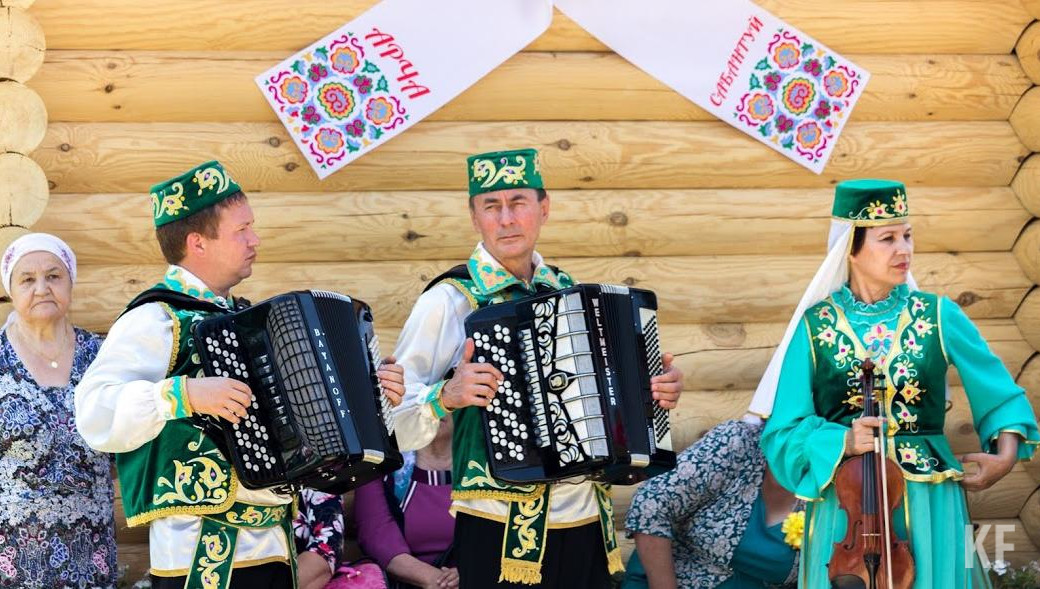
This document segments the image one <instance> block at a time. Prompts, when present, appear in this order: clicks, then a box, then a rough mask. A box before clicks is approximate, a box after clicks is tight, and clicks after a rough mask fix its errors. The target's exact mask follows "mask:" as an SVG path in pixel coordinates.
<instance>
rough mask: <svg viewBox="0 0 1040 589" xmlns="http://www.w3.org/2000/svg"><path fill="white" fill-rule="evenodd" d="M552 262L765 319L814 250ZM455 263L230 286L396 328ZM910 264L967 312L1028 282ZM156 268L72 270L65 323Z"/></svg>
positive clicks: (96, 317)
mask: <svg viewBox="0 0 1040 589" xmlns="http://www.w3.org/2000/svg"><path fill="white" fill-rule="evenodd" d="M553 262H554V263H557V264H559V265H560V266H561V267H563V268H565V269H567V270H568V271H570V272H571V273H572V274H573V275H574V276H576V277H577V278H578V279H579V280H582V281H585V282H606V283H612V284H628V285H631V286H637V287H641V288H649V289H651V290H654V291H656V292H657V295H658V301H659V305H660V314H661V322H662V323H743V322H751V323H768V322H785V321H787V320H788V319H789V317H790V313H791V310H792V309H793V308H794V306H795V304H796V303H797V301H798V298H799V297H800V296H801V294H802V291H803V290H804V286H805V284H806V283H807V282H808V281H809V279H810V278H811V276H812V274H813V272H815V270H816V268H817V267H818V265H819V262H820V260H819V257H818V256H718V257H715V256H709V257H656V258H560V259H556V260H553ZM456 263H457V261H455V260H441V261H435V260H426V261H414V262H413V261H404V262H367V263H361V262H346V263H270V264H267V263H259V264H256V265H254V267H253V276H252V277H251V278H249V279H248V280H247V281H246V282H244V283H243V284H242V286H241V287H240V288H238V289H236V292H237V293H238V294H240V295H242V296H245V297H247V298H249V299H250V300H253V301H259V300H262V299H264V298H266V297H269V296H272V295H274V294H277V293H281V292H286V291H289V290H294V289H306V288H322V289H328V290H334V291H339V292H344V293H347V294H350V295H353V296H356V297H358V298H360V299H362V300H364V301H366V302H368V303H369V304H371V305H372V306H373V310H374V312H375V316H376V320H377V321H378V323H379V324H380V325H383V326H399V325H402V324H403V323H404V320H405V318H406V317H407V316H408V314H409V313H410V312H411V308H412V305H413V303H414V302H415V299H416V298H417V297H418V295H419V293H420V291H421V290H422V287H423V286H424V285H425V284H426V282H427V281H429V280H432V279H433V278H434V277H435V276H437V275H438V274H440V273H441V272H443V271H444V270H445V269H447V268H450V267H451V266H453V265H455V264H456ZM914 268H915V274H916V277H917V279H918V281H919V282H920V284H921V288H923V289H925V290H928V291H931V292H938V293H940V294H944V295H948V296H950V297H952V298H954V299H956V300H958V301H960V302H961V304H962V306H963V307H964V308H965V311H966V312H967V313H968V315H969V316H971V317H973V318H975V319H1000V318H1008V317H1010V316H1011V314H1012V313H1013V312H1014V310H1015V309H1016V308H1018V306H1019V304H1020V303H1021V301H1022V297H1023V296H1024V295H1025V293H1026V291H1027V290H1028V288H1029V287H1030V286H1031V285H1030V283H1029V281H1028V280H1027V279H1026V278H1025V276H1024V275H1022V273H1021V270H1020V269H1019V268H1018V264H1017V263H1016V262H1015V259H1014V256H1012V255H1011V254H1010V253H1006V252H1005V253H986V252H980V253H965V254H960V255H951V254H921V255H919V256H917V257H916V258H915V260H914ZM163 269H164V267H163V266H136V265H135V266H125V265H117V266H83V267H81V268H80V276H79V279H78V282H77V284H76V288H75V291H74V295H73V298H74V301H73V305H72V310H71V312H72V316H73V318H74V320H75V321H76V322H77V324H78V325H82V326H84V327H87V328H88V329H93V330H97V331H107V329H108V326H109V325H110V324H111V322H112V321H113V320H114V319H115V317H116V316H117V315H118V314H119V312H120V311H121V310H122V308H123V305H125V304H126V303H127V302H128V301H129V300H130V299H131V298H132V297H133V296H134V295H136V294H138V293H139V292H140V291H142V290H144V289H145V288H147V287H149V286H151V285H152V284H154V283H155V282H156V281H157V280H158V279H159V278H160V277H161V276H162V272H163ZM676 277H697V278H696V279H690V278H680V279H677V278H676ZM705 277H711V278H710V280H709V279H707V278H705ZM1020 325H1021V323H1020Z"/></svg>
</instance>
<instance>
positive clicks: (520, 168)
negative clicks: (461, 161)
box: [473, 155, 538, 188]
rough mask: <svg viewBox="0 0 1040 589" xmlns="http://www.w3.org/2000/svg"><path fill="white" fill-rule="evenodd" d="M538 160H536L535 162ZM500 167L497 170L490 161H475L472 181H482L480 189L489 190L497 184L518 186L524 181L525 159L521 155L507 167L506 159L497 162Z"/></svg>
mask: <svg viewBox="0 0 1040 589" xmlns="http://www.w3.org/2000/svg"><path fill="white" fill-rule="evenodd" d="M537 161H538V160H537V159H536V160H535V162H537ZM499 163H500V164H502V167H501V168H499V167H498V166H497V165H496V164H495V162H494V161H492V160H490V159H477V160H474V161H473V179H474V180H478V181H480V180H482V182H481V183H480V187H481V188H490V187H491V186H494V185H495V184H497V183H498V182H504V183H506V184H513V185H515V184H519V183H520V182H523V181H524V175H525V174H526V166H527V158H525V157H524V156H522V155H518V156H516V163H515V164H514V165H509V162H508V160H507V159H506V158H502V159H501V160H499Z"/></svg>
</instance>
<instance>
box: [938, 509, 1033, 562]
mask: <svg viewBox="0 0 1040 589" xmlns="http://www.w3.org/2000/svg"><path fill="white" fill-rule="evenodd" d="M972 519H973V521H974V523H975V524H977V525H978V526H979V530H978V531H977V532H976V536H975V537H976V538H978V537H980V536H982V533H983V532H985V533H986V535H985V536H984V537H983V539H982V547H983V551H984V553H985V554H986V557H987V559H988V560H989V561H990V562H992V561H994V560H997V559H1001V560H1006V561H1008V562H1009V563H1010V564H1011V566H1013V567H1021V566H1026V565H1028V564H1029V563H1030V562H1032V561H1034V560H1037V558H1040V549H1038V548H1037V545H1035V544H1033V542H1032V540H1030V538H1029V535H1028V534H1027V533H1026V530H1025V526H1024V525H1023V524H1022V521H1021V520H1020V519H1018V518H1017V517H1016V518H1007V519H974V518H972ZM997 526H1002V528H998V527H997ZM998 540H1002V541H1003V543H1004V544H1005V545H1012V546H1014V548H1008V547H1007V546H1005V548H1007V550H1006V551H1003V550H1002V551H1001V552H997V542H998ZM958 548H959V547H958Z"/></svg>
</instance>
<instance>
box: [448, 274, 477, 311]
mask: <svg viewBox="0 0 1040 589" xmlns="http://www.w3.org/2000/svg"><path fill="white" fill-rule="evenodd" d="M441 282H443V283H445V284H450V285H452V286H454V287H455V289H456V290H458V291H459V292H461V293H462V295H463V296H464V297H466V300H468V301H469V306H470V307H473V310H474V311H476V310H477V309H479V308H480V303H478V302H477V297H475V296H473V293H471V292H470V291H469V289H468V288H466V287H465V285H463V284H462V283H461V282H459V281H458V280H457V279H455V278H445V279H444V280H442V281H441Z"/></svg>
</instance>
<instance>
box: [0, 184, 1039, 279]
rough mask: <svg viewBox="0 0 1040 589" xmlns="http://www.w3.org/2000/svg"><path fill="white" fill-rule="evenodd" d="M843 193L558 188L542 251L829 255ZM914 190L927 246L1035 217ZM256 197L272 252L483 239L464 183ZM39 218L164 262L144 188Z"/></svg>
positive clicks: (921, 241)
mask: <svg viewBox="0 0 1040 589" xmlns="http://www.w3.org/2000/svg"><path fill="white" fill-rule="evenodd" d="M41 177H42V173H41ZM43 187H44V188H46V184H45V183H44V185H43ZM832 195H833V190H831V189H829V188H819V189H801V190H799V189H760V190H712V189H705V190H574V191H570V190H561V191H553V192H552V193H551V199H552V200H551V203H552V204H551V213H550V221H549V222H548V223H547V224H546V225H545V226H544V227H543V228H542V232H541V236H540V237H539V241H538V249H539V251H540V252H541V253H542V254H543V255H546V256H549V257H550V258H555V257H559V256H567V257H602V256H650V255H653V256H705V255H733V254H737V255H768V254H774V253H785V254H788V253H790V254H818V255H820V256H822V255H823V254H824V253H825V245H826V235H827V231H828V227H829V224H830V208H831V201H832V199H833V196H832ZM910 200H911V210H912V211H913V223H914V241H915V248H916V250H915V251H917V252H950V251H962V252H963V251H1007V250H1010V249H1011V247H1012V246H1013V245H1014V243H1015V238H1016V236H1017V234H1018V233H1019V231H1020V230H1021V229H1022V228H1023V227H1024V226H1025V224H1026V223H1027V222H1028V221H1029V220H1030V219H1031V218H1032V216H1031V215H1030V214H1029V213H1028V212H1027V211H1026V210H1025V209H1023V208H1022V205H1021V204H1019V202H1018V199H1016V197H1015V194H1014V193H1013V192H1012V190H1011V189H1010V188H1008V187H1000V188H997V187H993V188H929V187H920V188H915V189H913V191H912V192H911V196H910ZM249 203H250V205H251V206H252V208H253V211H254V213H255V215H256V227H257V230H258V232H259V233H260V237H261V239H262V240H263V243H262V245H261V248H260V258H261V260H262V261H264V262H349V261H366V260H367V261H383V260H406V259H407V260H423V259H444V260H448V259H462V258H466V257H468V256H469V254H470V252H471V251H472V250H473V246H474V244H475V243H476V240H477V239H478V237H477V234H476V233H475V232H474V230H473V227H472V223H471V222H470V218H469V210H468V207H467V206H466V197H465V195H464V194H461V193H459V192H451V191H447V192H318V193H292V192H289V193H285V192H278V193H275V192H262V193H254V194H252V195H251V196H250V199H249ZM0 210H2V209H0ZM35 228H36V229H37V230H39V231H46V232H49V233H54V234H56V235H60V236H61V237H62V239H65V240H66V241H68V242H69V244H70V245H71V246H72V248H73V249H74V250H75V252H76V255H77V256H78V257H79V260H80V263H83V264H138V263H142V262H149V263H151V262H154V263H161V262H162V257H161V255H160V254H159V249H158V244H157V242H156V241H155V235H154V230H153V226H152V211H151V205H150V203H149V201H148V198H147V197H145V196H144V195H142V194H132V193H131V194H127V193H120V194H66V193H59V194H55V195H53V196H52V197H51V199H50V204H49V205H48V206H47V209H46V211H45V213H44V215H43V218H41V219H40V220H39V221H38V224H37V225H36V227H35ZM677 235H696V236H697V238H696V239H675V236H677ZM750 235H753V236H755V237H756V238H755V239H748V236H750ZM113 244H119V247H113Z"/></svg>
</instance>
